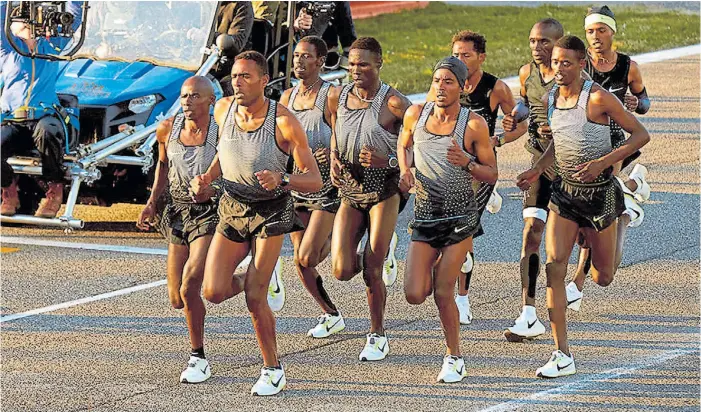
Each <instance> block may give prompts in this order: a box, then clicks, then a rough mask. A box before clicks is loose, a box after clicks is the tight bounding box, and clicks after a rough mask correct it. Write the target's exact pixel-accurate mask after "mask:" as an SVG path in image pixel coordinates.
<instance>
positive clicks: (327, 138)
mask: <svg viewBox="0 0 701 412" xmlns="http://www.w3.org/2000/svg"><path fill="white" fill-rule="evenodd" d="M327 52H328V51H327V49H326V43H325V42H324V41H323V40H322V39H321V37H317V36H307V37H303V38H302V39H301V40H300V41H299V43H297V46H296V47H295V51H294V55H293V57H292V64H293V67H294V73H295V77H297V79H299V83H298V84H297V86H295V87H293V88H291V89H287V90H285V92H284V93H283V94H282V98H280V103H281V104H283V105H285V106H286V107H287V108H288V109H289V110H290V112H292V113H293V114H294V115H295V116H297V119H299V121H300V123H302V127H303V128H304V130H305V131H306V133H307V139H308V142H309V147H310V148H311V149H312V150H313V151H314V157H315V158H316V162H317V166H318V168H319V171H320V172H321V177H322V180H323V182H324V185H323V188H322V189H321V190H320V191H318V192H315V193H300V192H292V197H293V198H294V201H295V210H296V211H297V215H298V216H299V217H300V219H302V222H303V223H304V225H305V227H306V229H305V230H300V231H298V232H293V233H290V239H291V240H292V245H293V246H294V256H295V266H296V267H297V273H298V274H299V278H300V279H301V280H302V284H303V285H304V287H305V288H307V290H308V291H309V293H310V294H311V295H312V297H313V298H314V300H315V301H316V302H317V303H318V304H319V306H320V307H321V310H322V311H323V312H324V313H323V314H322V315H321V316H319V319H318V321H319V322H318V324H317V325H316V326H315V327H313V328H312V329H310V330H309V332H308V333H307V335H308V336H311V337H314V338H325V337H328V336H330V335H332V334H334V333H336V332H339V331H342V330H343V329H344V328H345V327H346V324H345V322H344V321H343V316H341V313H340V312H339V311H338V309H337V308H336V305H334V304H333V302H332V301H331V298H330V297H329V295H328V293H327V292H326V289H324V282H323V279H322V278H321V276H319V272H317V270H316V266H317V265H318V264H319V263H321V262H323V261H324V259H326V257H327V256H328V255H329V252H330V251H331V229H333V219H334V217H335V216H336V211H337V210H338V206H339V205H340V203H341V200H340V199H339V198H338V189H336V188H335V187H334V186H333V185H332V184H331V177H330V163H329V154H330V147H331V134H332V131H331V126H330V124H331V113H330V111H329V108H328V104H327V100H328V94H329V90H331V89H332V86H331V83H329V82H326V81H324V80H322V79H321V77H319V72H320V71H321V69H322V68H323V66H324V61H325V59H326V54H327ZM295 172H296V173H298V172H299V169H298V168H297V167H295Z"/></svg>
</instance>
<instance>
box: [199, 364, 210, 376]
mask: <svg viewBox="0 0 701 412" xmlns="http://www.w3.org/2000/svg"><path fill="white" fill-rule="evenodd" d="M207 369H209V365H207V366H205V367H204V369H200V372H202V373H204V374H207Z"/></svg>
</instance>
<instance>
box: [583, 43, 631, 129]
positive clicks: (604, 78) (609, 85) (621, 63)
mask: <svg viewBox="0 0 701 412" xmlns="http://www.w3.org/2000/svg"><path fill="white" fill-rule="evenodd" d="M617 54H618V58H617V59H616V65H615V66H613V69H611V70H609V71H607V72H600V71H598V70H596V68H595V67H594V65H593V64H592V62H591V56H590V55H589V53H587V67H586V72H587V73H588V74H589V75H590V76H591V79H592V80H594V81H595V82H596V83H598V84H599V86H601V87H603V88H604V89H606V90H608V91H609V92H611V94H613V95H615V96H616V97H618V100H620V101H621V103H623V100H624V98H625V95H626V92H627V91H628V72H629V71H630V57H628V56H627V55H625V54H623V53H617ZM622 133H623V130H622V129H621V126H619V125H618V124H616V122H614V121H613V120H611V134H612V135H614V137H615V136H616V135H619V134H622Z"/></svg>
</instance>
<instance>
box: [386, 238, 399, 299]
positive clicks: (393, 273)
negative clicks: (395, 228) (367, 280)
mask: <svg viewBox="0 0 701 412" xmlns="http://www.w3.org/2000/svg"><path fill="white" fill-rule="evenodd" d="M398 240H399V238H398V237H397V233H396V232H395V233H392V240H391V241H390V242H389V253H388V254H387V258H386V259H385V264H384V265H383V266H382V281H383V282H385V285H386V286H392V285H394V282H396V280H397V258H396V257H395V256H394V251H395V249H397V241H398Z"/></svg>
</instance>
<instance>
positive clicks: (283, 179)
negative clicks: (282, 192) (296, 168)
mask: <svg viewBox="0 0 701 412" xmlns="http://www.w3.org/2000/svg"><path fill="white" fill-rule="evenodd" d="M289 184H290V175H288V174H287V173H281V174H280V187H285V186H287V185H289Z"/></svg>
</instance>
